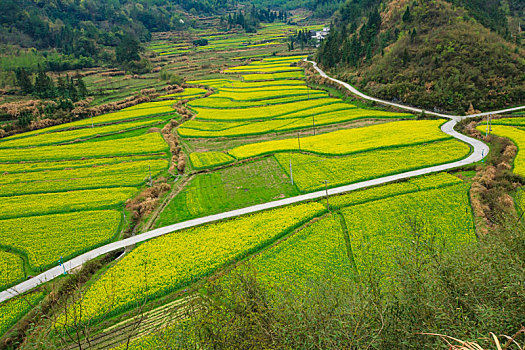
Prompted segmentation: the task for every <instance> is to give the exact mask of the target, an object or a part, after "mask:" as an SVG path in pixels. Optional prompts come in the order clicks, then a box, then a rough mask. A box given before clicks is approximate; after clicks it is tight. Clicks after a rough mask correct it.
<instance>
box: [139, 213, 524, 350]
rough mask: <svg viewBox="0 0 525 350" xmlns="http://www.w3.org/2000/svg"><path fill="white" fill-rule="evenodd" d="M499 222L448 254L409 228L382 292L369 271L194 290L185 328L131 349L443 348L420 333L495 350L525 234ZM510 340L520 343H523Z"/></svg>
mask: <svg viewBox="0 0 525 350" xmlns="http://www.w3.org/2000/svg"><path fill="white" fill-rule="evenodd" d="M416 223H417V222H416ZM501 224H502V225H501V227H500V228H499V229H497V230H495V231H493V232H491V234H490V235H486V236H483V237H481V238H480V240H479V241H478V242H472V243H471V244H468V245H464V246H461V247H458V249H456V250H454V251H449V250H441V249H439V246H438V245H436V244H435V242H434V241H433V240H432V239H431V237H427V238H424V237H425V235H424V234H422V233H423V231H425V230H426V229H428V228H426V227H425V226H424V224H423V225H422V223H421V222H419V223H417V225H414V226H413V227H412V229H411V230H409V231H407V232H406V233H407V234H408V235H409V236H410V237H411V238H412V239H413V242H414V244H411V245H407V246H405V247H404V248H403V249H400V250H398V251H396V252H395V254H394V256H393V259H394V260H395V261H396V264H395V265H394V266H393V269H392V278H391V280H392V281H393V283H392V284H390V285H385V284H384V283H382V274H381V273H380V272H379V271H378V270H377V269H375V268H374V267H373V266H370V268H369V269H368V270H364V271H363V273H362V274H361V275H360V277H359V279H358V280H348V281H346V283H345V282H341V281H339V282H338V283H334V281H333V280H327V279H325V278H322V277H318V278H315V279H311V280H310V281H309V287H310V288H309V292H308V293H305V294H297V293H294V292H291V291H289V290H288V289H287V288H286V287H285V285H280V287H282V288H279V286H273V287H274V288H271V289H269V288H268V287H267V285H265V284H264V283H263V282H262V281H261V280H260V278H259V276H258V275H257V274H256V273H255V272H253V270H252V271H250V270H249V269H247V272H246V271H245V272H237V273H235V274H234V275H233V277H232V278H230V279H229V283H228V284H224V283H221V282H215V283H210V284H209V285H208V286H207V287H206V288H204V289H202V290H201V292H200V298H198V299H197V301H196V302H195V310H199V311H198V312H197V311H194V312H191V311H189V312H188V314H189V315H188V316H190V317H189V318H188V319H187V320H186V321H185V322H182V323H180V324H178V325H177V326H174V327H172V328H168V329H164V330H162V331H160V332H159V333H157V334H155V335H152V336H149V337H145V338H144V339H142V340H139V341H137V342H136V343H132V345H131V346H130V349H161V348H167V347H170V348H181V349H182V348H184V349H197V348H201V349H202V348H204V349H233V348H245V349H270V348H290V349H342V348H352V349H366V348H373V349H439V348H443V349H445V348H446V344H444V343H443V341H442V340H441V339H440V338H439V337H437V336H432V335H428V334H424V333H432V332H435V333H439V334H446V335H452V336H454V337H455V338H459V339H463V340H473V341H476V342H478V343H479V344H481V345H482V346H483V347H484V348H486V349H492V348H495V346H493V340H492V339H491V337H490V335H489V332H494V333H495V334H497V335H501V334H506V335H510V336H512V335H514V334H516V333H517V332H518V331H519V330H520V328H519V327H520V325H522V324H523V321H524V319H523V317H524V316H523V315H525V293H524V290H523V269H524V266H525V254H524V252H525V246H524V244H523V242H524V241H525V240H524V239H525V236H524V234H523V233H524V232H525V230H524V227H523V223H521V222H520V223H517V222H516V218H515V217H508V218H507V220H506V221H505V222H502V223H501ZM276 287H277V288H276ZM500 337H501V339H502V343H506V342H507V339H505V338H503V337H502V336H500ZM516 340H517V342H518V343H520V344H523V342H524V339H523V335H519V338H517V339H516ZM506 349H520V348H519V347H518V346H516V344H510V345H509V346H508V347H506Z"/></svg>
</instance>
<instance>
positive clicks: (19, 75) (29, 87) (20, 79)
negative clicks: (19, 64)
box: [16, 68, 33, 94]
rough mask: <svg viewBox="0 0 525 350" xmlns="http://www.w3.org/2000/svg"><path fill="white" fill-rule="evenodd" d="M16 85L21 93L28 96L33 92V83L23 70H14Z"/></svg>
mask: <svg viewBox="0 0 525 350" xmlns="http://www.w3.org/2000/svg"><path fill="white" fill-rule="evenodd" d="M16 83H17V85H18V86H19V87H20V89H21V90H22V93H24V94H30V93H32V92H33V83H32V82H31V78H30V77H29V74H28V73H27V71H26V70H25V69H24V68H21V69H17V70H16Z"/></svg>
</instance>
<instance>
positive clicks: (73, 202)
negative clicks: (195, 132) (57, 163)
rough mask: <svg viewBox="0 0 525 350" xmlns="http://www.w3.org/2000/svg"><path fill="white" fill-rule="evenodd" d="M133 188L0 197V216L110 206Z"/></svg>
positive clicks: (130, 194)
mask: <svg viewBox="0 0 525 350" xmlns="http://www.w3.org/2000/svg"><path fill="white" fill-rule="evenodd" d="M136 192H137V189H136V188H135V187H115V188H102V189H94V190H81V191H70V192H57V193H41V194H29V195H21V196H11V197H3V198H2V199H1V200H0V219H10V218H16V217H22V216H32V215H43V214H52V213H64V212H69V211H77V210H93V209H105V208H111V207H116V206H118V205H120V204H123V203H124V202H125V201H126V200H127V199H129V198H131V197H133V195H134V194H135V193H136ZM0 285H1V283H0Z"/></svg>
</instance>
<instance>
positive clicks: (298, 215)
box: [77, 202, 324, 319]
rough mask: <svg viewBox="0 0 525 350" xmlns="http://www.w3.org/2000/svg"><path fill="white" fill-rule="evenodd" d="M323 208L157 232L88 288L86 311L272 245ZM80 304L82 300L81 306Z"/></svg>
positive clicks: (161, 288) (100, 310)
mask: <svg viewBox="0 0 525 350" xmlns="http://www.w3.org/2000/svg"><path fill="white" fill-rule="evenodd" d="M322 211H324V207H323V205H321V204H319V203H315V202H311V203H306V204H301V205H296V206H289V207H284V208H278V209H273V210H270V211H265V212H261V213H255V214H251V215H247V216H242V217H239V218H236V219H232V220H227V221H221V222H217V223H214V224H209V225H206V226H199V227H195V228H190V229H187V230H184V231H179V232H174V233H172V234H169V235H166V236H162V237H159V238H156V239H154V240H151V241H148V242H146V243H143V244H141V245H139V246H138V247H137V248H135V249H134V250H133V251H132V252H131V253H130V254H128V255H127V256H125V257H124V258H123V259H122V260H121V261H120V262H119V263H117V264H116V265H115V266H113V267H112V268H110V269H109V270H108V271H107V272H106V273H105V274H104V275H103V276H102V277H101V278H100V279H98V280H97V281H96V282H95V283H94V284H93V285H91V287H90V289H89V290H88V291H87V292H86V293H85V294H84V300H83V303H82V306H83V308H84V311H83V312H82V315H84V316H85V317H86V319H88V318H97V317H100V316H102V315H103V314H105V313H106V312H111V311H110V310H114V312H117V311H119V310H120V311H122V310H124V309H126V308H128V307H131V306H134V305H136V304H135V303H136V302H140V300H141V299H142V298H145V297H148V299H151V298H154V297H156V296H161V295H163V294H165V293H168V292H170V291H174V290H177V289H179V288H182V287H183V286H185V285H187V284H189V283H191V282H194V281H196V280H198V279H199V278H201V277H203V276H206V275H209V274H211V273H213V272H214V271H216V270H217V269H218V268H220V267H222V266H224V265H226V264H229V263H231V262H234V261H236V260H238V259H241V258H242V257H244V256H246V255H247V254H250V253H252V252H255V251H257V250H259V249H261V248H262V247H264V246H266V245H268V244H269V243H271V242H272V241H274V240H275V239H277V238H278V237H280V236H282V235H283V234H285V233H287V232H289V231H291V230H292V229H293V228H295V227H298V225H300V224H301V223H303V222H305V220H309V219H310V218H312V217H314V216H316V215H319V213H320V212H322ZM77 307H78V306H77Z"/></svg>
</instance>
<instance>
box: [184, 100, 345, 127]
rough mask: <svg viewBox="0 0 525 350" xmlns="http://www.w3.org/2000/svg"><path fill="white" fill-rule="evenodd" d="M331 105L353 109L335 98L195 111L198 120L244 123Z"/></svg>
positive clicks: (305, 111) (197, 109) (198, 109)
mask: <svg viewBox="0 0 525 350" xmlns="http://www.w3.org/2000/svg"><path fill="white" fill-rule="evenodd" d="M205 100H207V99H205ZM230 103H231V101H230ZM331 104H337V105H344V106H348V108H351V107H352V105H349V104H342V103H341V101H340V100H338V99H335V98H319V99H312V100H305V101H300V102H293V101H292V102H289V103H283V104H279V105H270V106H259V107H251V108H243V109H237V108H235V109H233V108H232V109H210V108H198V107H197V108H194V110H195V112H197V116H196V119H198V120H215V121H243V120H253V119H273V118H276V117H279V116H283V117H284V116H286V115H287V114H291V113H296V112H300V111H303V112H304V113H308V110H310V109H314V108H320V107H322V106H328V105H331ZM183 125H184V124H183Z"/></svg>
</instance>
